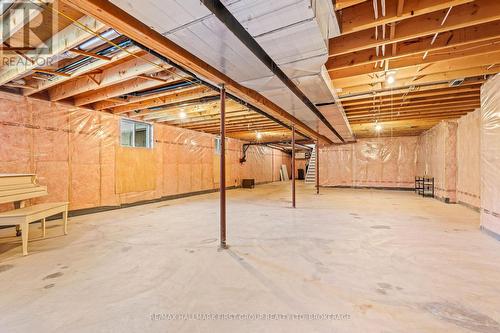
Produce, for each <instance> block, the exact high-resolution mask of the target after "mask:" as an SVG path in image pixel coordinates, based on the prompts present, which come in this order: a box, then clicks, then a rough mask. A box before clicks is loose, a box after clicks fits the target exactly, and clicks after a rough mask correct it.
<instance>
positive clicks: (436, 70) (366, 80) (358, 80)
mask: <svg viewBox="0 0 500 333" xmlns="http://www.w3.org/2000/svg"><path fill="white" fill-rule="evenodd" d="M492 64H493V65H494V64H500V50H499V49H498V48H497V49H495V50H494V51H492V52H488V53H483V54H476V55H473V56H467V57H463V58H459V59H450V60H446V61H439V62H434V63H430V64H427V65H424V66H419V65H415V66H412V67H405V68H394V69H392V68H391V69H389V72H390V71H394V73H392V75H393V76H394V78H395V79H396V81H399V80H402V79H407V78H412V77H416V76H427V75H434V74H440V73H449V72H452V71H459V70H466V69H469V68H474V67H481V66H484V69H485V70H486V68H487V67H488V66H490V65H492ZM347 71H349V70H347ZM387 73H388V72H387V71H384V70H383V71H373V69H371V72H369V71H366V72H365V73H363V74H358V75H356V74H354V73H353V72H351V74H353V75H348V73H342V75H343V76H342V77H340V78H337V76H336V74H335V75H333V76H332V82H333V85H334V86H340V87H352V86H359V85H369V84H373V83H376V82H385V81H386V79H387V75H386V74H387Z"/></svg>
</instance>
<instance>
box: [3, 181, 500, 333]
mask: <svg viewBox="0 0 500 333" xmlns="http://www.w3.org/2000/svg"><path fill="white" fill-rule="evenodd" d="M313 193H314V190H313V188H312V187H311V186H306V185H304V184H301V185H299V187H298V193H297V200H298V208H297V209H295V210H294V209H291V208H289V206H290V202H289V200H290V197H289V185H288V184H282V183H274V184H268V185H262V186H258V187H257V188H255V189H253V190H244V189H240V190H233V191H229V192H228V198H229V202H228V243H229V244H230V246H231V247H230V249H229V250H225V251H218V250H217V247H218V241H217V237H218V233H219V231H218V194H217V193H214V194H209V195H202V196H196V197H191V198H185V199H179V200H173V201H164V202H160V203H155V204H149V205H144V206H137V207H132V208H127V209H121V210H115V211H109V212H104V213H99V214H93V215H86V216H80V217H73V218H71V219H70V226H69V232H70V234H69V235H68V236H66V237H64V236H60V234H61V232H62V230H61V226H60V224H61V223H60V221H52V222H48V225H49V227H50V228H49V230H48V239H45V240H36V239H35V238H37V237H38V236H39V235H40V230H39V225H38V224H35V225H32V228H31V233H30V235H32V238H34V239H33V241H31V242H30V243H29V250H30V252H31V253H30V255H29V256H27V257H22V256H20V253H21V248H20V240H19V239H16V238H15V237H12V232H13V229H8V230H0V295H1V297H0V313H1V316H0V332H145V331H147V332H149V331H153V332H216V331H220V332H370V333H372V332H386V333H390V332H405V333H406V332H487V333H491V332H500V324H499V322H500V243H499V242H498V241H496V240H494V239H493V238H491V237H489V236H487V235H485V234H483V233H481V232H480V231H479V230H478V224H479V216H478V213H476V212H474V211H472V210H470V209H468V208H465V207H462V206H459V205H447V204H444V203H441V202H439V201H437V200H434V199H429V198H425V199H424V198H421V197H418V196H416V195H415V194H413V193H412V192H396V191H374V190H351V189H322V194H321V195H319V196H317V195H315V194H313ZM169 314H191V315H194V314H200V315H203V314H221V315H224V314H235V315H236V314H242V315H254V314H269V315H272V314H283V315H293V314H308V315H309V314H310V315H313V314H331V315H336V316H337V317H334V318H336V319H335V320H306V318H304V317H302V318H301V320H290V319H287V320H284V319H283V320H277V319H271V320H251V319H249V320H238V319H232V320H221V319H217V320H209V319H206V318H205V319H206V320H194V319H193V318H191V319H190V320H177V319H175V320H172V318H171V317H169ZM152 315H156V317H155V320H152V319H151V316H152ZM201 318H203V317H200V318H199V319H201Z"/></svg>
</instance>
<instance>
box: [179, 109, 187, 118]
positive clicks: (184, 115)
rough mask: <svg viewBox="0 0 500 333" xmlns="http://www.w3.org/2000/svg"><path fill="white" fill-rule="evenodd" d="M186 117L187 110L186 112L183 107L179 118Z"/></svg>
mask: <svg viewBox="0 0 500 333" xmlns="http://www.w3.org/2000/svg"><path fill="white" fill-rule="evenodd" d="M186 117H187V114H186V112H184V109H181V111H180V112H179V118H181V119H184V118H186Z"/></svg>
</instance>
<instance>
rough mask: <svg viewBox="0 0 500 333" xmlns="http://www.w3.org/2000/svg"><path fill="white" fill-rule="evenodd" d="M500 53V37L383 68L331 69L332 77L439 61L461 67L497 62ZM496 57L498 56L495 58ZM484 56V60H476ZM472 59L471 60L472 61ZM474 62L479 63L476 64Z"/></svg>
mask: <svg viewBox="0 0 500 333" xmlns="http://www.w3.org/2000/svg"><path fill="white" fill-rule="evenodd" d="M499 28H500V27H499ZM499 53H500V38H498V39H494V40H491V41H487V42H481V43H476V44H471V45H467V46H465V47H453V48H451V49H443V50H441V51H439V52H436V53H429V54H428V55H427V56H426V57H425V58H424V57H423V56H422V55H420V54H417V55H413V56H408V57H404V58H396V59H393V60H391V61H390V62H389V63H388V65H387V66H384V67H383V68H374V66H373V64H365V65H357V66H351V67H349V68H341V69H335V70H330V76H331V78H332V79H338V78H346V77H352V76H356V75H367V74H373V73H379V74H380V73H384V72H387V71H398V70H400V69H405V70H406V69H409V68H416V69H417V70H418V69H419V68H431V67H437V64H438V63H441V64H448V63H450V65H449V67H448V68H452V69H455V70H456V69H459V68H468V67H474V66H478V65H481V64H484V63H489V64H492V63H495V61H496V60H495V59H498V54H499ZM489 54H490V55H491V57H492V58H491V59H492V60H491V62H490V61H486V60H484V59H485V57H488V55H489ZM495 57H496V58H495ZM480 58H482V59H483V61H482V62H481V61H476V59H480ZM470 61H471V62H470ZM474 62H476V63H477V65H474Z"/></svg>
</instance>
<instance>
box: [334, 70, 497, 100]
mask: <svg viewBox="0 0 500 333" xmlns="http://www.w3.org/2000/svg"><path fill="white" fill-rule="evenodd" d="M496 73H498V67H492V68H490V69H487V68H486V67H484V66H481V67H475V68H469V69H463V70H457V71H449V72H444V73H438V74H431V75H426V76H423V77H416V78H405V79H402V80H398V81H397V82H396V83H395V84H393V85H392V86H388V85H387V84H385V83H384V82H380V81H379V82H377V84H364V85H359V86H354V87H346V88H343V89H342V93H341V94H354V93H361V92H370V91H373V90H376V89H381V88H387V89H390V88H392V89H398V88H399V87H408V86H412V85H419V84H430V83H435V82H449V81H451V80H455V79H460V78H467V77H475V76H480V75H489V74H496ZM446 84H448V83H446ZM341 94H339V95H341Z"/></svg>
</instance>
